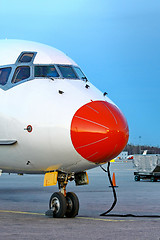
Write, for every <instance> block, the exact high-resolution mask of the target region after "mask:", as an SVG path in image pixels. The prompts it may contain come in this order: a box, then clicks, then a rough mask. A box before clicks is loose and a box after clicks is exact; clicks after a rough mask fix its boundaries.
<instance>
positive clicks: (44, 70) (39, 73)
mask: <svg viewBox="0 0 160 240" xmlns="http://www.w3.org/2000/svg"><path fill="white" fill-rule="evenodd" d="M34 76H35V77H59V74H58V72H57V70H56V68H55V66H54V65H49V66H45V65H43V66H42V65H39V66H35V68H34Z"/></svg>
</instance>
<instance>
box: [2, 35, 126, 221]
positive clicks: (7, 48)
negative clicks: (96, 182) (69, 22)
mask: <svg viewBox="0 0 160 240" xmlns="http://www.w3.org/2000/svg"><path fill="white" fill-rule="evenodd" d="M93 71H96V69H94V70H93ZM128 137H129V129H128V124H127V120H126V118H125V117H124V115H123V113H122V112H121V110H120V109H119V108H118V107H117V105H115V103H113V102H112V101H111V100H110V99H109V98H108V96H107V94H106V93H102V92H101V91H100V90H98V89H97V88H96V87H95V86H94V85H92V84H91V82H90V81H88V79H87V77H86V75H85V74H84V73H83V71H82V70H81V68H80V67H79V66H78V64H76V63H75V62H74V61H73V60H72V59H71V58H69V57H68V56H66V55H65V54H64V53H63V52H61V51H59V50H57V49H56V48H53V47H51V46H48V45H45V44H41V43H36V42H31V41H25V40H11V39H10V40H0V169H1V172H2V173H17V174H44V186H52V185H56V184H57V182H58V188H59V191H58V192H55V193H53V194H52V196H51V198H50V201H49V209H50V210H51V211H52V212H53V217H55V218H62V217H64V216H65V217H68V218H73V217H75V216H76V215H78V211H79V200H78V197H77V195H76V194H75V193H73V192H67V191H66V186H67V184H68V182H69V181H73V180H74V181H75V184H76V185H85V184H88V182H89V181H88V175H87V172H86V171H87V170H89V169H92V168H95V167H98V166H101V165H102V164H104V163H107V162H109V161H110V160H112V159H113V158H115V157H116V156H118V155H119V153H120V152H121V151H122V150H123V149H124V147H125V146H126V144H127V142H128Z"/></svg>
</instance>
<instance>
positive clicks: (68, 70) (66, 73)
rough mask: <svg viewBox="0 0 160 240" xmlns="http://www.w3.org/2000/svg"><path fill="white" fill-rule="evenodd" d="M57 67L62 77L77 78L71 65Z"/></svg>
mask: <svg viewBox="0 0 160 240" xmlns="http://www.w3.org/2000/svg"><path fill="white" fill-rule="evenodd" d="M58 67H59V69H60V71H61V73H62V76H63V77H64V78H69V79H77V78H78V77H77V76H76V74H75V72H74V70H73V68H72V67H71V66H64V65H58Z"/></svg>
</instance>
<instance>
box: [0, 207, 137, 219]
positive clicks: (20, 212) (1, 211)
mask: <svg viewBox="0 0 160 240" xmlns="http://www.w3.org/2000/svg"><path fill="white" fill-rule="evenodd" d="M0 213H14V214H24V215H39V216H45V214H44V213H35V212H22V211H12V210H0ZM76 218H78V219H84V220H92V221H103V222H126V221H127V222H128V221H129V222H134V221H135V220H131V219H127V220H121V219H119V220H118V219H117V220H116V219H104V218H94V217H93V218H92V217H76Z"/></svg>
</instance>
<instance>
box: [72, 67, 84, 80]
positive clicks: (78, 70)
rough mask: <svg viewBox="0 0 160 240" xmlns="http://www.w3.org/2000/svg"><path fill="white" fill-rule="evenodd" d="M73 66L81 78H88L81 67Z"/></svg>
mask: <svg viewBox="0 0 160 240" xmlns="http://www.w3.org/2000/svg"><path fill="white" fill-rule="evenodd" d="M73 68H74V71H75V72H76V74H77V75H78V77H79V78H80V79H86V76H85V75H84V74H83V72H82V71H81V69H80V68H79V67H73Z"/></svg>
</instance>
